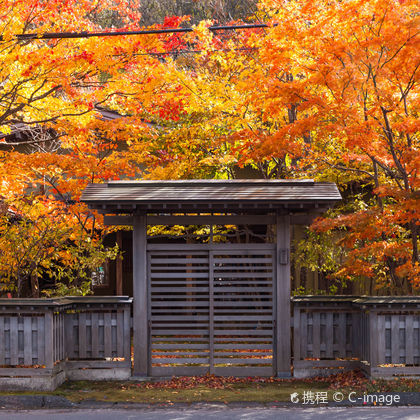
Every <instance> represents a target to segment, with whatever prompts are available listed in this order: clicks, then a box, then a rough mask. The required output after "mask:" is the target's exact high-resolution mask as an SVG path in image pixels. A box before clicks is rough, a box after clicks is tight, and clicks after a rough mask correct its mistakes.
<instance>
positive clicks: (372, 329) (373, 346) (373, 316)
mask: <svg viewBox="0 0 420 420" xmlns="http://www.w3.org/2000/svg"><path fill="white" fill-rule="evenodd" d="M377 334H378V313H377V312H376V311H374V310H373V308H369V365H370V369H374V368H376V367H377V366H378V336H377Z"/></svg>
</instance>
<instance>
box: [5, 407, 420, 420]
mask: <svg viewBox="0 0 420 420" xmlns="http://www.w3.org/2000/svg"><path fill="white" fill-rule="evenodd" d="M137 419H139V420H196V419H197V420H254V419H255V420H306V419H307V420H353V419H355V420H369V419H380V420H420V408H419V407H369V408H363V407H361V408H220V407H215V408H211V407H209V408H205V409H185V410H174V409H167V408H161V409H150V410H148V409H144V410H134V409H133V410H132V409H128V410H113V409H101V410H76V409H74V410H31V411H19V412H16V411H3V410H0V420H137Z"/></svg>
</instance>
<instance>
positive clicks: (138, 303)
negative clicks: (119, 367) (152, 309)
mask: <svg viewBox="0 0 420 420" xmlns="http://www.w3.org/2000/svg"><path fill="white" fill-rule="evenodd" d="M146 245H147V222H146V215H145V214H143V215H135V216H134V226H133V298H134V299H133V344H134V370H133V376H143V377H144V376H147V375H148V365H149V333H148V293H147V246H146Z"/></svg>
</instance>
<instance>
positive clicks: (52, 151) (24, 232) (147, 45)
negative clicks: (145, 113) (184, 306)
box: [0, 0, 181, 297]
mask: <svg viewBox="0 0 420 420" xmlns="http://www.w3.org/2000/svg"><path fill="white" fill-rule="evenodd" d="M135 10H136V4H135V2H132V1H124V0H122V1H95V2H91V1H74V0H68V1H61V0H60V1H47V2H44V1H38V0H33V1H15V0H13V1H8V0H6V1H4V2H2V4H1V8H0V12H1V13H0V35H1V40H0V57H1V61H2V66H1V68H0V137H1V139H0V141H1V145H2V152H0V173H1V182H0V197H1V199H2V218H1V223H0V224H1V228H0V235H1V244H0V265H1V270H0V277H1V280H0V283H1V287H2V291H1V292H5V291H11V292H13V293H14V294H15V295H16V296H26V295H28V294H31V295H32V296H34V297H38V296H39V287H38V279H39V278H41V277H42V276H44V277H45V276H47V277H49V279H50V280H54V282H55V283H56V284H65V285H66V287H67V288H68V289H66V288H61V290H64V291H65V290H73V292H74V291H76V292H77V290H76V288H77V287H79V286H80V287H79V292H83V293H85V292H86V291H87V288H86V287H85V286H83V284H84V283H83V282H84V281H86V280H87V277H86V276H87V275H88V273H89V270H90V271H92V269H94V268H95V267H94V266H93V265H95V264H96V265H101V261H102V262H103V261H104V260H105V258H107V257H112V256H115V252H113V250H109V251H107V250H106V249H104V248H103V245H102V238H103V236H104V235H106V234H107V232H108V230H107V229H106V228H104V227H103V226H102V217H101V216H100V215H98V214H96V213H92V212H90V211H88V209H87V208H86V206H85V205H84V204H82V203H80V201H79V198H80V195H81V192H82V191H83V189H84V187H85V186H86V184H87V183H88V182H103V181H105V180H108V179H116V178H117V179H118V178H119V177H126V176H135V175H136V172H137V171H138V170H139V169H138V165H137V162H134V163H131V162H130V160H129V159H128V158H127V157H126V150H125V149H126V148H127V145H128V144H129V142H130V139H132V138H138V137H139V136H140V135H141V133H142V131H144V130H146V129H148V127H149V126H148V125H147V124H145V122H144V121H143V119H142V115H141V113H140V112H139V110H140V108H141V107H147V106H149V105H150V104H151V105H153V100H154V99H153V97H154V94H155V91H156V90H159V89H163V85H164V83H165V82H164V80H163V79H162V77H161V76H159V75H160V74H162V73H163V72H162V71H159V67H162V64H161V62H160V61H159V59H158V58H157V57H156V56H154V55H151V54H149V53H150V52H155V53H156V52H157V53H159V52H162V51H165V48H167V46H166V44H167V43H168V40H166V39H161V38H159V37H142V38H137V39H132V38H128V37H102V38H83V37H82V38H77V39H72V38H69V39H65V38H57V39H37V36H41V35H42V34H45V33H53V32H81V31H86V30H88V31H100V30H104V28H102V27H101V22H103V21H106V20H107V19H108V17H109V16H110V15H112V17H113V22H114V23H115V22H116V23H118V25H119V28H118V29H119V30H122V29H125V30H127V29H130V28H132V27H133V25H134V26H135V27H137V23H138V19H139V16H140V15H139V14H138V13H136V12H135ZM180 21H181V20H180V19H175V20H173V22H172V23H173V24H174V25H177V24H178V23H179V22H180ZM27 34H29V35H30V34H35V35H36V36H35V38H34V37H33V36H32V35H30V36H29V37H27V38H25V36H26V35H27ZM17 35H18V36H17ZM127 98H130V99H131V100H130V101H128V100H127ZM103 109H114V110H115V115H116V116H117V117H116V118H113V119H112V120H106V119H105V118H104V117H103V114H102V113H101V111H102V110H103ZM148 131H150V129H148ZM82 271H83V272H84V273H85V274H84V275H82Z"/></svg>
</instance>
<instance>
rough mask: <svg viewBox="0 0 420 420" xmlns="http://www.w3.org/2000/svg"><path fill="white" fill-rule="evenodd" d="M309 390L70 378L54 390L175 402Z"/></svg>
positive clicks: (279, 396) (268, 397) (277, 397)
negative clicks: (171, 385)
mask: <svg viewBox="0 0 420 420" xmlns="http://www.w3.org/2000/svg"><path fill="white" fill-rule="evenodd" d="M327 388H328V384H325V383H324V384H316V386H314V387H311V390H313V391H326V390H327ZM307 390H308V384H307V383H301V382H296V383H271V384H265V383H262V384H255V383H243V384H232V385H231V386H229V387H225V388H212V387H210V386H206V385H197V386H195V387H194V388H190V389H165V388H150V389H148V388H145V387H139V386H138V384H136V383H130V382H122V383H118V382H93V383H92V382H71V383H66V384H63V385H62V386H61V387H60V388H59V389H58V390H56V391H55V392H54V394H55V395H60V396H63V397H66V398H68V399H69V400H71V401H74V402H80V401H81V400H84V399H91V400H96V401H108V402H110V401H113V402H137V403H170V402H172V403H174V402H185V403H190V402H199V401H206V402H236V401H247V402H249V401H253V402H260V403H266V402H277V401H290V394H291V393H293V392H298V393H303V391H307Z"/></svg>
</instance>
